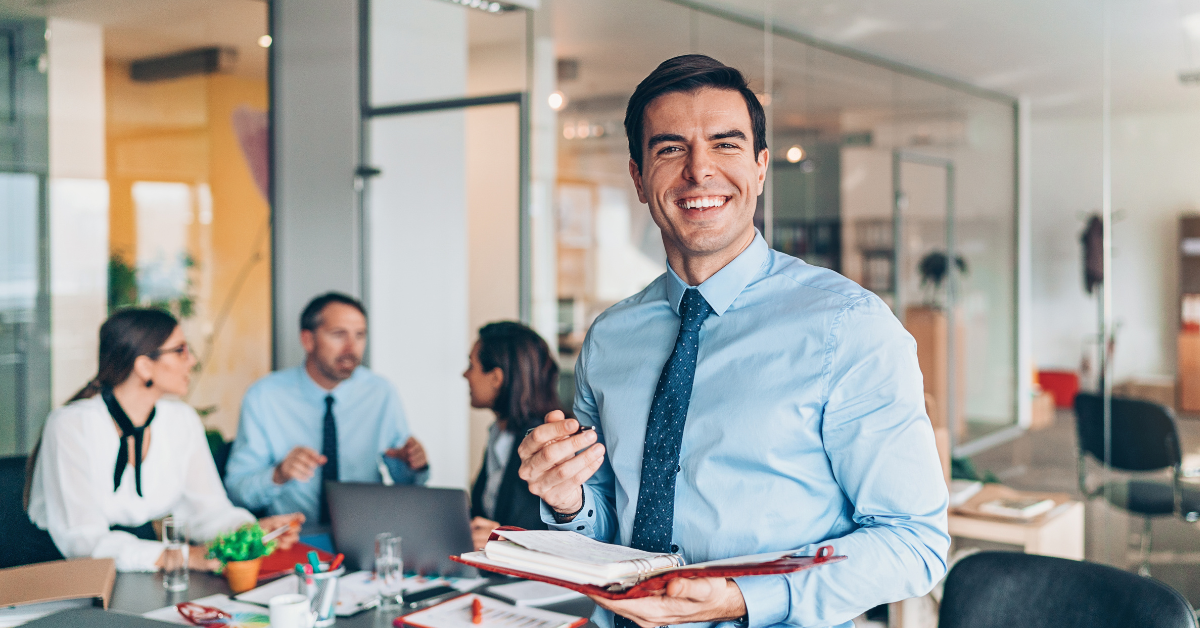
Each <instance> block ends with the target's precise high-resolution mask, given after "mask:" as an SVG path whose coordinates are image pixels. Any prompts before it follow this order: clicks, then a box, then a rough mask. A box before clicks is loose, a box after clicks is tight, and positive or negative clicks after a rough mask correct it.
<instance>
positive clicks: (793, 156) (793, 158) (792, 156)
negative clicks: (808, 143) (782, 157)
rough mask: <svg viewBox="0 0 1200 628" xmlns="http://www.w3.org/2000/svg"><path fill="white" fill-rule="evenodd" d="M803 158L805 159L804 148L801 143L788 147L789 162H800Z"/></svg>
mask: <svg viewBox="0 0 1200 628" xmlns="http://www.w3.org/2000/svg"><path fill="white" fill-rule="evenodd" d="M803 159H804V149H803V148H800V145H799V144H795V145H793V146H792V147H791V148H789V149H787V160H788V163H793V164H795V163H800V161H801V160H803Z"/></svg>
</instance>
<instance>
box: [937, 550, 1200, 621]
mask: <svg viewBox="0 0 1200 628" xmlns="http://www.w3.org/2000/svg"><path fill="white" fill-rule="evenodd" d="M1011 626H1021V627H1022V628H1051V627H1053V628H1073V627H1078V628H1083V627H1084V626H1086V627H1088V628H1109V627H1111V628H1118V627H1120V628H1125V627H1128V626H1139V627H1140V628H1196V615H1195V611H1193V610H1192V606H1191V605H1190V604H1188V601H1187V600H1186V599H1185V598H1184V597H1183V596H1182V595H1180V594H1179V592H1177V591H1175V589H1172V588H1171V587H1169V586H1167V585H1165V584H1163V583H1161V582H1159V581H1157V580H1154V579H1152V578H1143V577H1140V576H1136V575H1134V574H1131V573H1129V572H1127V571H1121V570H1120V569H1114V568H1112V567H1107V566H1105V565H1097V564H1096V563H1089V562H1084V561H1076V560H1067V559H1065V558H1053V557H1050V556H1035V555H1032V554H1020V553H1016V552H980V553H978V554H974V555H971V556H968V557H967V558H964V559H962V560H961V561H959V562H958V564H956V565H955V566H954V569H951V570H950V575H949V576H948V577H947V578H946V588H945V593H944V595H943V596H942V606H941V610H940V611H939V614H938V628H1010V627H1011Z"/></svg>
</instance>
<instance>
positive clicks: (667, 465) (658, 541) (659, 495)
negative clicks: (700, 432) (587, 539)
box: [630, 288, 712, 552]
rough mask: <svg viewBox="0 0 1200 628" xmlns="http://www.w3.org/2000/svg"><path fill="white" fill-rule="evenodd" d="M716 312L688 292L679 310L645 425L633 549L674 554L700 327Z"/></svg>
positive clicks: (695, 295) (702, 300)
mask: <svg viewBox="0 0 1200 628" xmlns="http://www.w3.org/2000/svg"><path fill="white" fill-rule="evenodd" d="M709 312H712V308H710V307H709V306H708V303H707V302H706V301H705V300H704V297H703V296H701V295H700V291H699V290H697V289H695V288H689V289H688V290H687V292H685V293H684V295H683V302H682V303H680V305H679V317H680V319H681V320H680V323H679V337H678V338H676V339H675V350H674V351H672V352H671V357H670V358H669V359H668V360H667V363H666V364H665V365H663V370H662V375H660V376H659V377H658V388H656V389H655V390H654V401H652V402H651V403H650V419H649V421H647V422H646V445H645V448H644V449H643V450H642V483H641V487H640V488H639V489H638V501H637V515H636V517H635V518H634V520H633V540H632V542H631V543H630V545H632V546H633V547H636V548H638V549H641V550H646V551H647V552H670V551H672V548H671V536H672V534H671V533H672V526H673V524H674V523H675V478H676V476H677V473H678V471H679V447H680V445H681V444H682V443H683V424H684V422H685V421H686V420H687V412H688V404H689V403H690V402H691V400H692V380H694V379H695V378H696V354H697V352H698V351H699V347H700V326H701V325H702V324H704V319H705V318H708V314H709Z"/></svg>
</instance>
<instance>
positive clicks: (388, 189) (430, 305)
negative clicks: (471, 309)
mask: <svg viewBox="0 0 1200 628" xmlns="http://www.w3.org/2000/svg"><path fill="white" fill-rule="evenodd" d="M466 10H467V9H464V8H463V7H461V6H455V5H453V4H449V3H442V2H433V1H431V0H429V1H424V2H379V3H375V6H374V8H373V11H374V13H373V15H372V20H371V22H372V55H373V62H372V90H373V92H374V96H373V100H374V102H375V103H377V104H378V103H395V102H412V101H420V100H431V99H434V98H446V97H453V96H460V95H462V94H463V93H464V92H465V90H466V79H467V69H466V63H467V24H466V13H465V12H466ZM465 132H466V115H465V114H464V113H463V112H462V111H461V110H450V111H444V112H437V113H428V114H416V115H406V116H391V117H384V118H375V119H374V120H372V122H371V134H370V146H371V163H372V164H373V165H375V166H376V167H378V168H380V169H381V170H382V174H381V175H380V176H378V177H376V178H374V179H372V181H371V187H370V195H369V198H370V218H369V220H370V233H369V242H368V254H369V256H370V257H369V264H370V273H369V277H370V279H369V281H370V289H369V292H370V295H371V335H370V343H371V368H373V369H374V370H375V371H376V372H377V373H379V374H380V375H383V376H384V377H386V378H388V379H389V380H390V381H391V382H392V383H393V384H395V386H396V388H397V389H398V390H399V391H400V396H401V397H402V398H403V400H404V405H405V408H406V409H407V412H408V420H409V425H410V426H411V427H412V430H413V433H414V434H415V435H416V437H417V438H418V439H420V440H421V441H422V442H423V443H424V445H425V450H426V452H427V453H428V455H429V460H430V466H431V477H430V485H433V486H446V487H456V488H466V486H467V482H468V477H467V470H468V447H469V445H468V443H469V430H468V419H467V403H466V402H467V398H468V397H467V386H466V382H465V381H464V380H463V379H462V377H461V375H460V374H461V373H462V370H463V368H464V367H465V365H466V356H467V352H468V349H469V346H468V344H467V338H468V325H467V315H468V309H467V308H468V281H469V275H468V266H467V257H468V254H467V237H468V232H467V206H466V203H467V198H466V154H465V153H466V138H465Z"/></svg>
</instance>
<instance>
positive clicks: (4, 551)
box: [0, 456, 62, 569]
mask: <svg viewBox="0 0 1200 628" xmlns="http://www.w3.org/2000/svg"><path fill="white" fill-rule="evenodd" d="M24 497H25V456H10V457H5V458H0V531H3V533H4V536H3V539H0V569H3V568H6V567H16V566H18V565H28V564H31V563H41V562H45V561H48V560H60V559H62V554H61V553H59V551H58V548H57V547H55V546H54V541H52V540H50V533H49V532H46V531H45V530H42V529H41V528H38V527H37V526H35V525H33V523H32V522H31V521H29V515H28V514H27V513H26V512H25V503H24Z"/></svg>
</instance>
